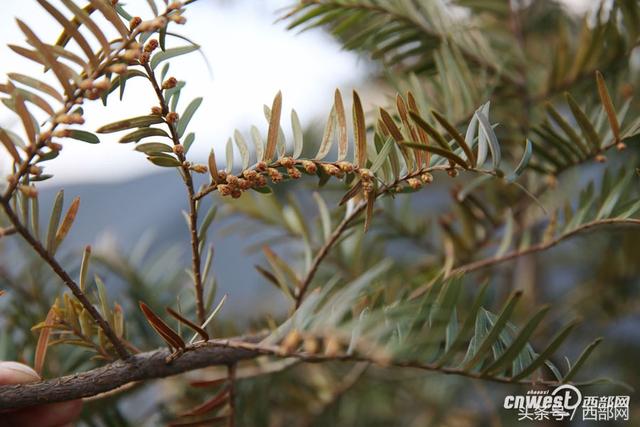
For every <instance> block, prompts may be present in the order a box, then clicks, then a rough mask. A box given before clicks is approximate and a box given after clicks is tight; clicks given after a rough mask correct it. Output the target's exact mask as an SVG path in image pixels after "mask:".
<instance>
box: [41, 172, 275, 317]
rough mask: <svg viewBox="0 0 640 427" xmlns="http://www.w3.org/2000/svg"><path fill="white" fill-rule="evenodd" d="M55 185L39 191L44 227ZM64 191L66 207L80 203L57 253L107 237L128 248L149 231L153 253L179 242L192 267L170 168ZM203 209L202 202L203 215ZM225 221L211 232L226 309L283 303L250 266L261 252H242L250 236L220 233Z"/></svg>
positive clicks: (182, 205) (182, 200) (181, 198)
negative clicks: (77, 197) (131, 178)
mask: <svg viewBox="0 0 640 427" xmlns="http://www.w3.org/2000/svg"><path fill="white" fill-rule="evenodd" d="M57 190H58V189H57V187H53V188H51V189H43V190H42V191H41V196H40V206H41V221H42V223H43V224H42V227H46V222H47V218H48V214H49V211H50V206H51V205H52V203H53V199H54V197H55V193H56V191H57ZM64 192H65V209H66V206H68V204H69V202H70V201H71V200H72V199H73V198H74V197H76V196H79V197H80V199H81V203H80V211H79V214H78V217H77V219H76V221H75V223H74V225H73V228H72V230H71V233H70V234H69V237H68V238H67V240H66V241H65V242H64V244H63V246H62V247H61V248H60V251H61V253H62V252H63V251H74V250H78V251H80V250H81V248H83V247H84V246H85V245H87V244H91V245H95V244H96V243H97V242H99V241H100V240H105V238H108V239H109V240H114V241H115V242H116V245H117V247H118V248H119V249H121V250H123V251H125V253H126V251H129V250H130V249H131V248H132V247H133V246H134V245H135V243H136V242H137V241H139V240H140V239H141V238H143V237H144V236H147V235H148V234H149V233H152V236H153V242H154V245H153V248H152V251H151V253H153V251H162V250H163V249H164V250H166V249H167V248H168V247H169V246H171V245H175V244H179V245H181V247H184V249H185V251H184V256H183V257H184V259H183V265H184V266H185V267H188V266H190V262H191V255H190V251H189V240H188V228H187V225H186V222H185V219H184V217H183V216H182V214H181V210H184V209H186V207H187V203H186V201H187V196H186V193H185V189H184V186H183V184H182V181H181V179H180V177H179V176H178V175H177V173H175V172H174V171H168V172H161V173H155V174H151V175H147V176H142V177H139V178H136V179H133V180H131V181H126V182H112V183H92V184H73V185H66V186H65V187H64ZM207 204H208V202H207ZM206 208H207V207H206V206H203V209H202V212H203V214H202V215H204V213H206ZM224 222H225V221H217V222H214V224H213V226H212V228H211V231H210V232H209V233H210V241H213V243H214V246H215V248H216V251H215V258H214V264H213V265H214V271H215V272H216V277H217V278H218V282H219V295H222V294H223V293H229V299H228V300H227V307H226V309H225V310H224V312H225V314H226V315H227V316H228V315H229V314H232V313H251V315H255V314H256V313H255V307H256V305H259V306H262V307H270V308H272V307H273V305H274V304H276V306H278V305H281V304H282V301H281V299H280V298H281V297H280V296H279V295H277V291H275V290H274V288H273V287H271V286H270V285H268V284H265V283H264V279H263V278H262V277H261V276H259V275H258V273H257V272H256V271H255V270H254V269H253V267H252V266H253V265H254V264H256V263H258V262H259V261H260V259H261V258H260V256H259V255H255V254H254V255H250V254H247V252H246V248H247V246H249V245H251V243H252V239H251V238H247V236H240V237H238V236H234V235H228V234H225V233H220V231H221V228H223V227H224ZM254 240H255V239H254ZM221 248H224V249H223V250H221ZM242 317H246V316H242Z"/></svg>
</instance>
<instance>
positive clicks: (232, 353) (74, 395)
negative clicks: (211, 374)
mask: <svg viewBox="0 0 640 427" xmlns="http://www.w3.org/2000/svg"><path fill="white" fill-rule="evenodd" d="M263 337H264V336H263V335H256V336H249V337H242V338H230V339H218V340H212V341H209V342H201V343H197V344H194V345H192V346H190V347H188V348H187V351H185V352H184V354H182V355H181V356H180V357H178V358H175V359H173V360H172V361H171V363H167V360H168V358H169V357H170V356H171V355H172V353H171V352H170V351H169V350H168V349H166V348H163V349H158V350H154V351H150V352H146V353H140V354H136V355H134V356H131V357H130V358H129V359H127V360H118V361H116V362H113V363H110V364H108V365H105V366H102V367H99V368H96V369H93V370H91V371H87V372H82V373H79V374H73V375H68V376H65V377H61V378H55V379H51V380H46V381H41V382H36V383H30V384H20V385H8V386H0V411H4V410H16V409H20V408H25V407H29V406H34V405H41V404H45V403H54V402H62V401H67V400H73V399H80V398H83V397H91V396H96V395H99V394H101V393H105V392H108V391H110V390H115V389H117V388H119V387H123V386H125V385H127V384H129V383H132V382H139V381H146V380H152V379H157V378H165V377H169V376H172V375H178V374H181V373H184V372H189V371H193V370H196V369H201V368H206V367H209V366H231V365H234V364H237V363H238V362H241V361H243V360H249V359H254V358H256V357H259V356H272V357H278V358H284V359H292V358H293V359H298V360H300V361H302V362H310V363H322V362H367V363H371V364H376V365H379V366H381V367H398V368H413V369H420V370H425V371H432V372H439V373H443V374H451V375H460V376H464V377H468V378H474V379H481V380H486V381H492V382H498V383H507V384H534V383H535V384H538V385H548V386H555V385H558V382H557V381H545V380H539V379H535V380H529V379H523V380H518V381H514V380H513V379H512V378H509V377H504V376H487V375H483V374H482V373H479V372H473V371H465V370H463V369H460V368H453V367H446V366H445V367H442V366H438V365H435V364H426V363H422V362H418V361H394V360H389V359H388V358H386V357H384V358H376V357H374V356H367V355H357V354H338V355H330V356H329V355H325V354H317V353H308V352H292V353H286V352H284V350H283V349H282V348H281V347H279V346H274V345H262V344H258V343H257V342H259V341H260V340H261V339H262V338H263Z"/></svg>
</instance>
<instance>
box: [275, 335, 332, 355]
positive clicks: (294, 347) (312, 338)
mask: <svg viewBox="0 0 640 427" xmlns="http://www.w3.org/2000/svg"><path fill="white" fill-rule="evenodd" d="M301 347H302V350H303V351H304V352H305V353H308V354H309V355H317V354H320V353H323V354H324V355H325V356H327V357H336V356H338V355H340V354H341V352H342V350H343V345H342V342H341V341H340V339H339V338H338V337H336V336H333V335H330V336H318V335H312V334H304V335H303V334H301V333H300V332H299V331H298V330H297V329H294V330H293V331H291V332H289V334H287V336H286V337H285V338H284V339H283V340H282V342H281V343H280V349H281V350H282V353H283V354H290V353H295V352H297V351H299V350H300V348H301Z"/></svg>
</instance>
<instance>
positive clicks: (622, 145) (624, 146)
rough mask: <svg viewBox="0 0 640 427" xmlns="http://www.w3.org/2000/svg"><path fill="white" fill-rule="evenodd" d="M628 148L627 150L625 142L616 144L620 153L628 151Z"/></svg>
mask: <svg viewBox="0 0 640 427" xmlns="http://www.w3.org/2000/svg"><path fill="white" fill-rule="evenodd" d="M626 148H627V144H625V143H624V142H618V143H617V144H616V149H617V150H618V151H622V150H624V149H626Z"/></svg>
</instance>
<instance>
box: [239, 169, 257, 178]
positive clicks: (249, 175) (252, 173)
mask: <svg viewBox="0 0 640 427" xmlns="http://www.w3.org/2000/svg"><path fill="white" fill-rule="evenodd" d="M242 176H243V177H244V178H245V179H248V180H249V181H255V180H256V178H258V172H256V171H254V170H245V171H243V172H242Z"/></svg>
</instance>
